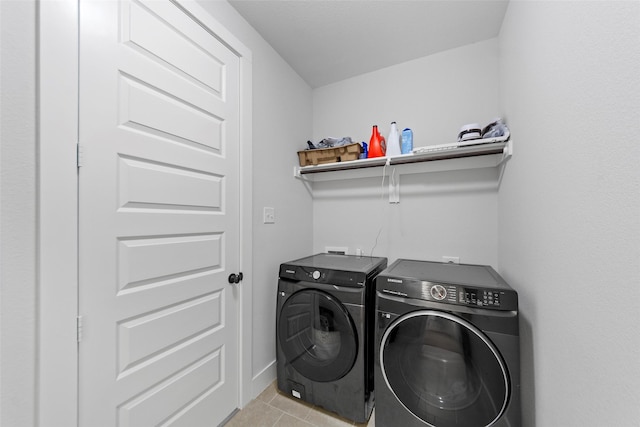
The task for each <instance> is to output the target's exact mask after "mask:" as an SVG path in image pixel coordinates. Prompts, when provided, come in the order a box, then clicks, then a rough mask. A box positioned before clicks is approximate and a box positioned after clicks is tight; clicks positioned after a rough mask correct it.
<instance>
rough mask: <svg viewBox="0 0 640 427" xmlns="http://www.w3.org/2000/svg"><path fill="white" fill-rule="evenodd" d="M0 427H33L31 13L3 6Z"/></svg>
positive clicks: (30, 7)
mask: <svg viewBox="0 0 640 427" xmlns="http://www.w3.org/2000/svg"><path fill="white" fill-rule="evenodd" d="M0 19H1V21H0V22H1V23H0V27H1V29H2V36H1V37H0V40H1V48H0V55H1V56H0V79H1V80H0V93H1V97H2V98H1V111H0V120H1V122H0V141H1V143H0V196H1V198H0V298H1V300H0V304H1V305H0V425H3V426H30V425H33V424H34V421H35V419H34V408H35V384H36V372H35V360H36V359H35V358H36V265H37V264H36V263H37V260H36V238H37V237H36V228H35V224H36V127H35V126H36V85H35V81H36V60H35V45H36V32H35V28H36V7H35V3H34V2H32V1H23V2H18V1H1V2H0Z"/></svg>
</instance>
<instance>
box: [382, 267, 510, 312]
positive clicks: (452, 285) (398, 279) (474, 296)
mask: <svg viewBox="0 0 640 427" xmlns="http://www.w3.org/2000/svg"><path fill="white" fill-rule="evenodd" d="M376 290H377V292H378V293H381V294H387V295H393V296H396V297H401V298H415V299H421V300H425V301H433V302H437V303H441V304H453V305H464V306H467V307H475V308H483V309H491V310H509V311H513V310H517V309H518V293H517V292H516V291H515V290H514V289H512V288H511V287H510V286H509V285H508V284H507V282H505V281H504V279H502V277H500V275H499V274H498V273H497V272H496V271H495V270H494V269H493V268H492V267H491V266H488V265H474V264H448V263H441V262H434V261H416V260H408V259H399V260H397V261H395V262H394V263H393V264H391V265H390V266H389V267H388V268H387V269H385V270H384V271H382V272H381V273H380V274H379V275H378V276H377V277H376Z"/></svg>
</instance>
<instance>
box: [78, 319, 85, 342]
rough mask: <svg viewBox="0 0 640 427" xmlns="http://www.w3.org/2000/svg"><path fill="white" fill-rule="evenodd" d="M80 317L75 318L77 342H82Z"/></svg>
mask: <svg viewBox="0 0 640 427" xmlns="http://www.w3.org/2000/svg"><path fill="white" fill-rule="evenodd" d="M82 320H83V318H82V316H77V317H76V336H77V339H78V342H80V341H82V326H83V325H82Z"/></svg>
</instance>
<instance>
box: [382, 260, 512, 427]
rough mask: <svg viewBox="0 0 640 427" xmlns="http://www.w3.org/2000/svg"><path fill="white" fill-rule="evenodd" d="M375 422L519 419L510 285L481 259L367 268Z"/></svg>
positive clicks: (445, 426) (455, 423)
mask: <svg viewBox="0 0 640 427" xmlns="http://www.w3.org/2000/svg"><path fill="white" fill-rule="evenodd" d="M376 310H377V313H376V345H377V349H378V350H377V351H376V360H375V365H376V366H375V383H376V427H396V426H403V427H413V426H415V427H418V426H419V427H424V426H433V427H488V426H502V427H507V426H509V427H519V426H520V422H521V421H520V351H519V348H520V343H519V332H518V294H517V293H516V291H515V290H513V289H512V288H511V287H509V285H508V284H507V283H506V282H505V281H504V280H503V279H502V278H501V277H500V276H499V275H498V273H496V271H495V270H494V269H493V268H491V267H490V266H483V265H469V264H445V263H438V262H428V261H414V260H406V259H400V260H397V261H395V262H394V263H393V264H391V265H390V266H389V267H388V268H387V269H386V270H384V271H383V272H381V273H380V274H379V275H378V277H377V278H376Z"/></svg>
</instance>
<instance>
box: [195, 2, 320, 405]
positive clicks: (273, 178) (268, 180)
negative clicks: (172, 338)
mask: <svg viewBox="0 0 640 427" xmlns="http://www.w3.org/2000/svg"><path fill="white" fill-rule="evenodd" d="M200 3H201V4H202V5H203V7H205V8H206V9H207V10H209V11H210V12H211V13H212V15H213V16H214V17H215V18H216V19H217V20H218V21H219V22H220V23H221V24H222V25H224V26H225V27H226V28H227V29H228V30H229V31H230V32H231V33H232V34H234V36H235V37H237V38H238V39H239V40H240V41H241V42H242V43H243V44H244V45H245V46H247V47H248V48H249V49H250V50H251V52H252V58H253V147H252V148H253V212H251V213H250V214H251V215H252V216H253V244H254V247H253V280H252V283H251V286H252V287H253V289H252V290H253V296H252V300H253V327H252V334H253V348H252V359H253V376H254V394H255V393H259V392H260V391H262V390H263V389H264V387H266V386H267V385H268V384H269V383H270V382H271V381H273V380H274V379H275V376H276V370H275V357H276V350H275V334H276V332H275V323H276V318H275V316H276V315H275V303H276V290H277V284H278V283H277V282H278V268H279V266H280V264H281V263H282V262H285V261H289V260H291V259H295V258H299V257H302V256H305V255H308V254H310V253H311V250H312V217H311V211H312V208H311V196H310V194H309V193H308V192H307V191H306V189H305V188H304V186H302V185H301V184H300V183H299V182H297V181H295V180H294V179H293V178H292V177H293V167H294V165H296V164H297V161H298V157H297V155H296V151H297V150H298V148H297V146H298V145H299V144H300V142H303V143H304V142H305V141H306V140H307V139H308V138H309V132H310V130H311V88H310V87H309V86H308V85H307V84H306V83H305V82H304V81H303V80H302V79H301V78H300V77H299V76H298V75H297V74H296V73H295V72H294V71H293V70H292V69H291V67H290V66H289V65H288V64H287V63H286V62H285V61H284V60H283V59H282V58H281V57H280V56H279V55H278V54H277V53H276V52H275V51H274V50H273V48H271V46H269V45H268V44H267V43H266V42H265V41H264V39H262V38H261V37H260V36H259V35H258V33H257V32H256V31H255V30H254V29H253V28H252V27H251V26H249V24H248V23H247V22H246V21H245V20H244V19H243V18H242V17H241V16H240V15H239V14H238V13H237V12H236V10H235V9H233V7H231V5H229V3H227V2H226V1H218V0H200ZM264 207H273V208H275V213H276V223H275V224H263V222H262V210H263V208H264ZM247 214H249V213H247ZM243 285H244V286H248V285H249V283H243V284H241V285H240V286H243Z"/></svg>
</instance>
